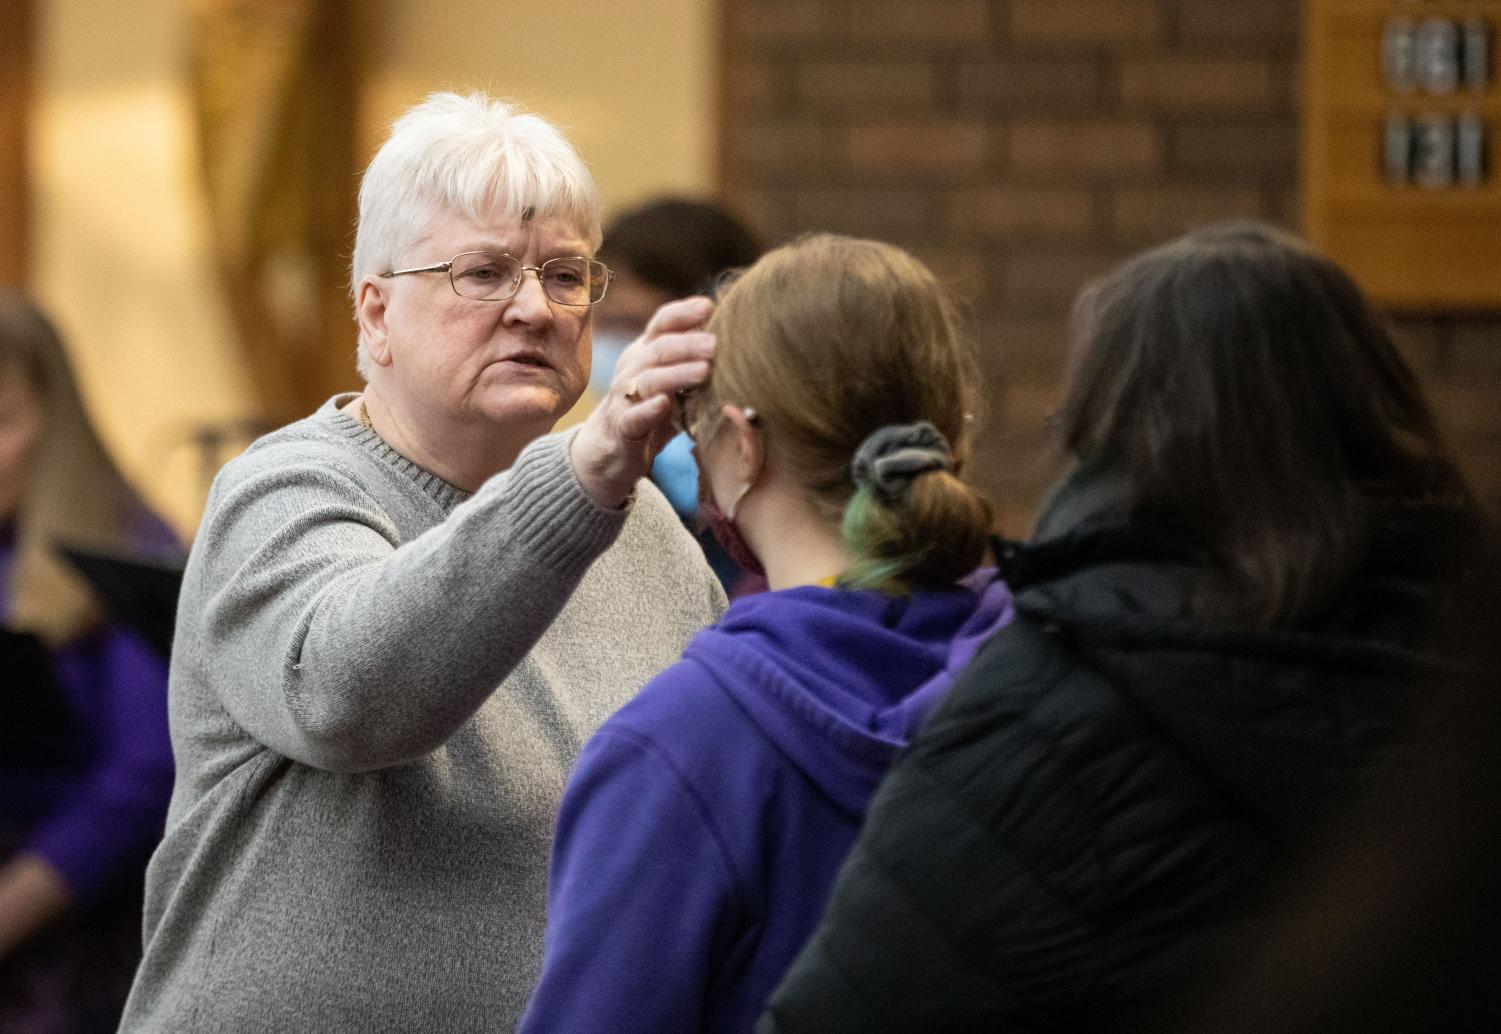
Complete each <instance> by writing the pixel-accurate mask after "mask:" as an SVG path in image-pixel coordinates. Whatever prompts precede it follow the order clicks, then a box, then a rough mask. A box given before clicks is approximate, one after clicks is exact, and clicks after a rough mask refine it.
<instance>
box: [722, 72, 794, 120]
mask: <svg viewBox="0 0 1501 1034" xmlns="http://www.w3.org/2000/svg"><path fill="white" fill-rule="evenodd" d="M728 75H729V91H730V96H731V98H733V100H732V105H733V107H734V108H735V110H736V111H747V110H754V111H760V110H764V109H766V108H769V107H774V106H775V105H776V104H777V103H778V102H780V101H781V100H782V99H783V97H784V95H785V94H786V92H787V91H786V80H787V74H786V72H785V71H784V70H783V69H782V68H780V67H778V66H777V65H776V64H774V63H772V62H770V61H739V62H736V63H734V64H732V65H731V67H730V69H729V73H728Z"/></svg>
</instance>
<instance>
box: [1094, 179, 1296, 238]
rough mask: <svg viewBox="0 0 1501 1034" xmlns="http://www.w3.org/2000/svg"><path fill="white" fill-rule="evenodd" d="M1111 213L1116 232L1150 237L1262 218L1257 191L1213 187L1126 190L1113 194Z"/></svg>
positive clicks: (1264, 214) (1259, 196) (1263, 213)
mask: <svg viewBox="0 0 1501 1034" xmlns="http://www.w3.org/2000/svg"><path fill="white" fill-rule="evenodd" d="M1111 212H1112V220H1113V223H1114V225H1115V228H1116V229H1117V230H1119V231H1121V232H1122V233H1125V234H1129V235H1137V236H1145V237H1154V238H1155V237H1165V236H1170V235H1173V234H1178V233H1182V232H1184V231H1186V230H1190V229H1193V228H1194V227H1195V226H1202V225H1203V224H1205V223H1213V222H1220V221H1222V220H1225V219H1260V218H1264V217H1265V216H1266V208H1265V205H1264V204H1263V201H1262V195H1261V192H1260V191H1257V190H1225V189H1220V188H1215V187H1146V188H1130V189H1126V190H1122V191H1121V192H1120V193H1118V194H1117V195H1116V197H1115V201H1114V203H1113V205H1112V206H1111Z"/></svg>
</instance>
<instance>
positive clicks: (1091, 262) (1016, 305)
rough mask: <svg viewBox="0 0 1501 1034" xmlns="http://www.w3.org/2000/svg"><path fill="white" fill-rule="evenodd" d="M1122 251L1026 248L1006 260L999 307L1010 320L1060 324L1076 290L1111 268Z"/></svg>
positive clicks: (1122, 253)
mask: <svg viewBox="0 0 1501 1034" xmlns="http://www.w3.org/2000/svg"><path fill="white" fill-rule="evenodd" d="M1126 254H1127V252H1126V251H1124V250H1122V249H1111V248H1090V249H1077V250H1044V249H1040V248H1032V249H1026V250H1023V251H1019V252H1016V253H1014V254H1010V255H1008V256H1007V257H1006V263H1005V272H1004V276H1003V279H1002V299H1001V301H1002V304H1004V305H1005V307H1006V311H1007V312H1008V313H1010V314H1011V315H1012V316H1013V317H1019V316H1042V317H1045V318H1050V319H1057V320H1060V321H1062V320H1063V319H1065V317H1066V314H1067V313H1068V309H1069V306H1070V305H1071V304H1072V303H1073V300H1074V296H1075V295H1076V294H1078V293H1079V288H1081V287H1083V286H1084V285H1085V284H1086V283H1088V282H1089V281H1091V280H1094V279H1095V278H1097V277H1100V276H1103V275H1104V274H1105V273H1107V272H1109V271H1110V270H1111V269H1114V268H1115V267H1116V266H1117V265H1118V264H1119V263H1120V261H1121V259H1122V258H1124V257H1125V255H1126Z"/></svg>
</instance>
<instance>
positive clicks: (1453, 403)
mask: <svg viewBox="0 0 1501 1034" xmlns="http://www.w3.org/2000/svg"><path fill="white" fill-rule="evenodd" d="M1427 393H1428V401H1429V403H1430V404H1431V405H1432V406H1433V408H1434V410H1435V412H1436V414H1437V416H1438V422H1439V426H1441V427H1442V428H1443V429H1444V431H1445V433H1446V434H1448V435H1449V436H1450V438H1451V439H1452V440H1453V441H1454V442H1456V443H1457V444H1464V443H1466V441H1467V440H1470V439H1486V440H1493V439H1498V438H1501V405H1498V404H1497V385H1496V384H1495V382H1494V381H1492V382H1490V383H1482V384H1465V383H1461V382H1446V383H1433V382H1429V384H1428V386H1427Z"/></svg>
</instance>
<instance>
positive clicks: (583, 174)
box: [124, 94, 723, 1034]
mask: <svg viewBox="0 0 1501 1034" xmlns="http://www.w3.org/2000/svg"><path fill="white" fill-rule="evenodd" d="M599 240H600V231H599V203H598V200H597V195H596V192H595V189H594V186H593V183H592V181H591V180H590V177H589V174H588V172H587V171H586V169H585V168H584V165H583V163H582V162H581V161H580V159H579V157H578V155H577V154H576V152H575V151H574V150H573V148H572V147H571V146H570V145H569V144H568V143H567V142H566V141H565V140H564V139H563V137H562V136H561V135H560V134H559V133H558V132H557V130H556V129H554V128H553V127H552V126H551V125H549V124H548V123H546V122H545V121H543V120H541V119H540V118H537V117H535V116H531V115H524V114H521V113H518V112H516V111H514V110H512V109H511V108H510V107H508V106H507V105H505V104H502V103H498V102H492V101H490V100H488V99H487V98H485V97H483V96H479V95H471V96H470V97H467V98H464V97H459V96H455V95H452V94H439V95H434V96H433V97H430V98H429V99H428V100H427V101H426V102H425V103H423V104H421V105H419V106H417V107H416V108H414V109H412V110H411V111H410V112H408V113H407V114H406V115H405V116H404V117H403V118H402V119H401V120H399V121H398V122H397V123H396V125H395V127H394V129H393V131H392V134H391V137H390V139H389V140H388V141H387V142H386V144H385V145H384V146H383V147H382V148H381V150H380V151H379V153H378V154H377V155H376V156H375V158H374V160H373V161H372V162H371V164H370V167H369V169H368V170H367V172H366V174H365V178H364V181H363V184H362V186H361V191H360V219H359V227H358V232H357V239H356V244H355V253H354V267H353V275H352V285H353V292H354V301H355V311H356V316H357V320H358V323H359V338H360V351H359V357H360V358H359V367H360V371H361V373H362V374H364V376H365V378H366V381H367V383H366V386H365V389H364V391H363V392H362V393H361V394H358V395H352V396H337V397H335V398H333V399H331V400H330V401H329V402H327V403H325V404H324V405H323V407H322V408H320V409H319V410H318V411H317V412H316V413H314V414H313V415H312V416H310V417H307V418H306V419H304V420H301V421H299V422H297V423H295V424H292V425H290V426H289V427H286V428H283V429H282V430H280V431H277V432H275V433H273V434H271V435H269V436H267V437H266V438H263V439H261V440H260V441H259V442H257V443H256V444H255V445H254V446H252V447H251V448H250V449H249V450H248V451H247V452H246V453H245V454H244V455H243V456H241V457H239V458H238V459H236V460H234V461H233V462H231V463H230V464H229V465H228V466H226V467H225V469H224V470H223V471H222V472H221V473H220V475H219V477H218V479H217V480H216V482H215V484H214V488H213V491H212V493H211V495H210V498H209V503H208V508H207V512H206V514H205V516H204V519H203V523H202V526H201V529H200V532H199V536H198V541H197V543H196V545H195V547H194V549H193V553H192V557H191V559H190V561H189V564H188V570H187V575H186V580H185V583H184V586H183V593H182V604H181V609H180V612H179V624H178V631H177V639H176V644H175V648H174V653H173V662H172V674H171V715H172V734H173V745H174V749H175V752H176V757H177V763H178V780H177V785H176V789H175V792H174V795H173V799H172V805H171V811H170V813H169V816H168V825H167V832H166V836H165V839H164V840H163V842H162V844H161V846H160V848H159V849H158V850H157V852H156V855H155V857H154V858H153V860H152V863H151V867H150V871H149V874H148V878H147V904H146V918H145V933H146V954H145V960H144V962H143V963H142V966H141V969H140V972H139V974H138V976H137V978H136V984H135V987H134V989H133V991H132V994H131V999H130V1003H129V1006H128V1008H127V1013H126V1017H125V1021H124V1029H126V1030H130V1031H169V1030H170V1031H178V1030H237V1031H248V1030H317V1031H346V1030H347V1031H360V1032H362V1034H364V1032H369V1031H375V1030H478V1029H486V1030H489V1029H495V1030H508V1029H510V1028H511V1027H512V1026H513V1025H514V1023H515V1021H516V1019H517V1017H518V1016H519V1014H520V1010H521V1007H522V1005H523V1004H524V1002H525V999H526V994H527V991H528V990H529V988H530V986H531V983H532V982H533V980H534V979H535V977H536V974H537V970H538V965H539V960H540V955H541V946H542V930H543V913H544V899H545V893H546V884H547V853H548V845H549V841H550V837H551V832H552V822H553V816H554V813H555V811H556V808H557V804H558V800H559V797H560V795H561V792H562V788H563V781H564V777H565V774H566V772H567V769H568V767H569V765H570V764H571V763H572V761H573V759H574V757H575V755H576V754H577V752H578V749H579V747H580V745H581V743H582V742H583V741H584V740H585V739H587V738H588V736H589V735H590V734H591V733H592V731H593V730H594V729H595V727H596V726H598V725H599V724H600V723H601V722H602V721H603V720H604V718H605V717H606V716H608V715H609V714H610V713H611V712H612V711H613V710H614V709H615V708H617V707H618V706H619V705H620V704H621V703H623V702H624V701H625V700H626V699H627V698H628V697H629V696H631V695H632V693H633V692H634V691H635V690H636V689H637V688H639V687H640V686H641V685H642V684H643V683H644V682H646V681H647V679H649V678H650V677H651V676H652V675H654V674H655V673H656V672H657V671H659V670H660V669H662V668H664V667H666V666H667V665H668V664H669V663H671V662H672V661H673V660H675V659H676V657H677V656H678V655H679V654H680V653H681V652H682V649H683V647H684V645H685V644H686V642H687V640H688V638H689V636H690V635H691V634H692V633H693V632H694V631H695V630H697V629H699V628H701V627H703V626H704V625H705V624H707V623H709V622H710V621H711V620H713V618H714V617H715V616H716V615H717V614H718V613H719V612H720V610H721V609H722V607H723V596H722V593H721V592H720V590H719V588H718V586H717V583H716V582H715V580H714V578H713V576H712V574H711V573H710V571H709V569H708V567H707V565H706V564H705V563H704V561H703V558H702V555H701V554H700V553H698V552H697V547H696V546H695V544H694V542H693V540H692V538H691V536H689V535H688V533H687V532H686V531H685V530H684V529H683V528H682V526H681V525H680V524H679V523H678V522H677V520H676V518H675V517H674V515H673V512H672V510H671V508H670V507H669V506H668V505H667V503H666V501H665V500H664V499H663V498H662V496H661V495H660V493H658V492H657V490H656V489H654V488H653V487H651V485H650V483H649V482H646V481H642V480H641V478H642V476H643V475H644V474H645V473H646V471H647V468H648V465H649V463H650V461H651V457H652V453H653V450H654V449H655V448H657V447H659V446H660V444H661V442H662V441H664V440H665V438H666V436H667V435H668V434H670V423H671V410H672V400H673V398H674V397H675V396H676V395H677V394H678V393H679V392H681V391H685V390H688V389H691V388H693V387H695V386H697V385H699V384H701V383H702V382H703V381H704V380H705V379H706V377H707V376H708V372H709V362H710V359H711V356H712V349H713V342H712V339H711V338H710V337H709V336H708V335H707V334H705V333H704V332H703V331H702V326H703V324H704V322H705V321H706V320H707V318H708V315H709V310H710V308H711V305H710V303H709V302H708V301H706V300H697V301H687V302H679V303H675V304H672V305H668V306H665V307H664V308H663V309H661V310H660V311H659V312H658V313H657V315H656V317H655V318H654V319H653V320H652V322H651V324H650V326H648V328H647V330H646V332H645V333H644V334H643V336H642V337H641V339H639V340H638V341H637V342H636V343H635V344H633V345H632V346H631V347H630V348H629V349H628V350H627V351H626V353H625V355H624V356H623V357H622V358H621V360H620V363H619V365H618V369H617V375H616V378H615V382H614V384H613V385H612V387H611V389H610V391H609V393H608V395H607V397H606V398H605V399H604V401H603V404H602V405H600V406H599V407H598V408H597V409H596V410H595V411H594V413H593V414H592V415H591V416H590V418H589V419H588V420H587V421H586V422H585V423H584V424H583V425H581V426H580V427H579V428H577V429H576V430H574V431H572V432H570V433H567V434H561V435H549V434H548V433H547V432H548V431H549V430H550V429H551V427H552V425H553V423H554V421H556V420H557V418H558V417H559V416H561V415H562V414H563V413H565V412H566V411H567V410H568V409H569V407H570V406H572V405H573V403H574V401H575V400H576V399H577V398H578V396H579V394H580V392H581V391H582V390H583V388H584V386H585V384H586V383H587V382H588V377H589V357H590V312H591V306H592V305H593V304H594V303H595V302H598V301H599V300H600V298H601V297H603V295H604V292H605V290H606V287H607V285H608V282H609V271H608V270H607V269H606V268H605V267H604V266H603V265H602V264H601V263H599V262H598V261H596V260H594V258H593V254H594V250H595V248H596V247H597V246H598V244H599Z"/></svg>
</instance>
